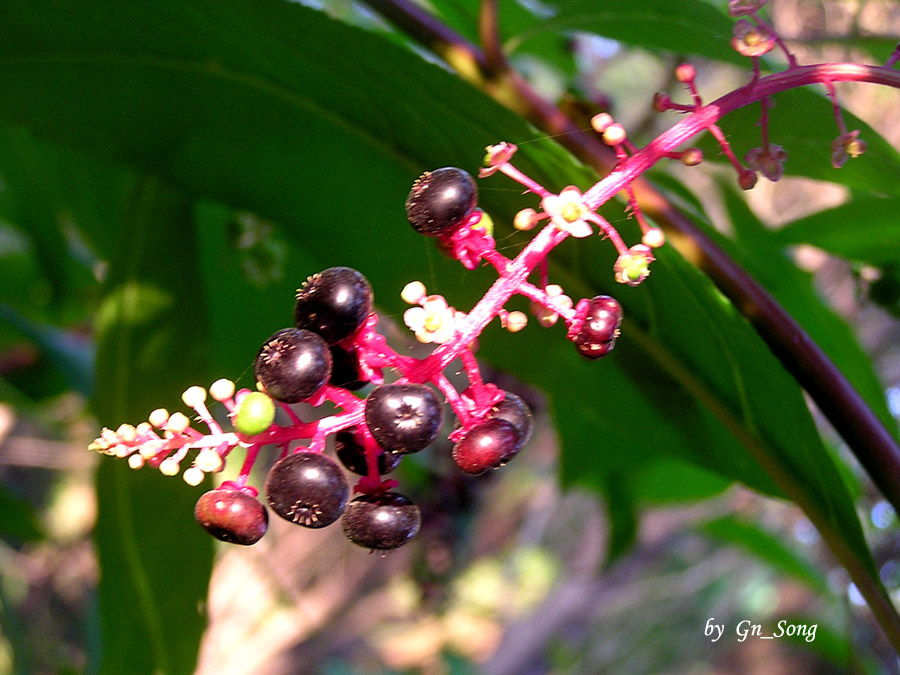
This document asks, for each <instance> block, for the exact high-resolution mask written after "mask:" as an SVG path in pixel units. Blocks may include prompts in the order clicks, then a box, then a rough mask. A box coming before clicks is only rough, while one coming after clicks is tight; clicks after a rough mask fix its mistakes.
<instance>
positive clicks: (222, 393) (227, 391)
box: [209, 378, 234, 402]
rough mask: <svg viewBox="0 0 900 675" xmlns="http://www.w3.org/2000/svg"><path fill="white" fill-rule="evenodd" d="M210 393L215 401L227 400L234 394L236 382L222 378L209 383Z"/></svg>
mask: <svg viewBox="0 0 900 675" xmlns="http://www.w3.org/2000/svg"><path fill="white" fill-rule="evenodd" d="M209 395H210V396H212V398H213V400H214V401H220V402H221V401H227V400H228V399H229V398H231V397H232V396H234V382H232V381H231V380H227V379H225V378H222V379H221V380H216V381H215V382H213V383H212V384H211V385H209Z"/></svg>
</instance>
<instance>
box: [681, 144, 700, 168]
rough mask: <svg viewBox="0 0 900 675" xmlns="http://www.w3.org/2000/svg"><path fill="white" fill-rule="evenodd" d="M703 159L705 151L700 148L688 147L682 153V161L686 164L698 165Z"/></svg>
mask: <svg viewBox="0 0 900 675" xmlns="http://www.w3.org/2000/svg"><path fill="white" fill-rule="evenodd" d="M702 161H703V151H702V150H701V149H700V148H688V149H687V150H685V151H684V152H682V153H681V163H682V164H684V165H685V166H697V165H698V164H699V163H700V162H702Z"/></svg>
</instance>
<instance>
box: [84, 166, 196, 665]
mask: <svg viewBox="0 0 900 675" xmlns="http://www.w3.org/2000/svg"><path fill="white" fill-rule="evenodd" d="M193 241H194V240H193V223H192V218H191V204H190V201H189V200H187V199H186V198H185V197H184V196H183V195H182V194H179V193H178V192H177V191H173V190H172V189H171V188H168V187H166V186H164V185H163V184H161V183H160V182H159V181H156V180H147V181H145V182H143V183H141V184H139V185H138V187H137V189H136V190H135V194H134V195H133V200H132V202H131V203H130V205H129V207H128V208H127V209H126V211H125V214H124V217H123V220H122V228H121V235H120V237H119V240H118V242H117V244H118V246H117V250H118V251H119V255H118V256H116V257H115V258H114V259H113V260H112V261H111V267H110V273H111V275H110V280H109V283H108V287H107V293H106V297H105V300H104V302H103V305H102V307H101V310H100V313H99V316H98V318H97V326H96V329H97V391H96V398H95V410H96V414H97V417H98V418H99V419H100V420H101V421H103V422H105V423H107V424H108V425H109V426H111V427H113V428H115V427H116V426H118V424H119V423H121V422H125V421H128V422H131V423H133V424H136V423H138V422H140V421H141V420H143V419H146V416H147V414H148V413H149V412H150V411H151V410H152V409H154V408H156V407H160V406H167V407H170V409H171V407H173V406H175V405H177V404H178V402H179V394H180V392H181V391H183V389H184V388H185V387H186V386H188V385H190V384H196V383H197V382H198V381H199V382H200V383H204V382H207V381H208V376H207V375H206V369H205V347H204V342H205V328H204V320H203V317H204V308H203V299H202V295H201V294H200V288H201V286H200V284H199V275H198V270H197V260H196V255H195V253H194V250H195V249H194V244H193ZM97 495H98V501H99V514H98V519H97V526H96V530H95V542H96V547H97V553H98V557H99V561H100V569H101V582H100V586H99V601H100V619H101V630H102V639H103V653H102V658H103V661H102V663H101V664H100V669H101V671H102V672H110V673H113V672H116V673H121V672H128V673H156V672H164V673H190V672H193V669H194V666H195V662H196V658H197V649H198V646H199V642H200V636H201V634H202V632H203V629H204V627H205V625H206V617H205V616H204V613H203V611H202V609H201V608H202V607H203V606H204V603H205V599H206V587H207V583H208V579H209V573H210V568H211V566H212V539H211V538H210V537H208V536H206V535H205V533H203V531H202V530H201V529H200V528H199V527H197V525H196V523H194V521H193V517H192V516H193V505H194V502H195V501H196V499H197V498H198V497H199V493H198V491H197V489H196V488H191V487H189V486H187V485H185V484H184V482H183V481H181V480H180V479H178V478H164V477H163V476H162V475H161V474H160V473H159V472H156V471H153V470H152V469H149V468H145V469H144V470H142V471H131V470H130V469H129V468H128V466H127V465H126V464H125V463H124V462H123V461H121V460H115V459H112V458H103V460H102V461H101V462H100V468H99V470H98V472H97Z"/></svg>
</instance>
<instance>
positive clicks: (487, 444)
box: [453, 419, 521, 475]
mask: <svg viewBox="0 0 900 675" xmlns="http://www.w3.org/2000/svg"><path fill="white" fill-rule="evenodd" d="M520 447H521V445H520V444H519V434H518V432H516V429H515V427H513V425H512V424H510V423H509V422H507V421H506V420H501V419H489V420H486V421H484V422H482V423H481V424H479V425H478V426H476V427H473V428H472V429H470V430H469V431H468V432H467V433H466V435H465V436H463V438H462V440H460V441H459V443H457V444H456V445H455V446H453V461H454V462H455V463H456V466H458V467H459V468H460V469H462V470H463V471H464V472H466V473H469V474H473V475H476V474H479V473H484V472H485V471H488V470H489V469H496V468H497V467H498V466H502V465H503V464H506V462H508V461H509V460H510V459H512V457H513V456H514V455H515V454H516V453H517V452H518V451H519V448H520Z"/></svg>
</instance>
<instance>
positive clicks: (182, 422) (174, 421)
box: [166, 412, 191, 434]
mask: <svg viewBox="0 0 900 675" xmlns="http://www.w3.org/2000/svg"><path fill="white" fill-rule="evenodd" d="M189 426H191V421H190V420H189V419H188V418H187V416H186V415H185V414H184V413H180V412H176V413H172V414H171V415H170V416H169V421H168V422H167V423H166V430H167V431H172V432H174V433H176V434H180V433H181V432H182V431H184V430H185V429H187V428H188V427H189Z"/></svg>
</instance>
